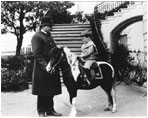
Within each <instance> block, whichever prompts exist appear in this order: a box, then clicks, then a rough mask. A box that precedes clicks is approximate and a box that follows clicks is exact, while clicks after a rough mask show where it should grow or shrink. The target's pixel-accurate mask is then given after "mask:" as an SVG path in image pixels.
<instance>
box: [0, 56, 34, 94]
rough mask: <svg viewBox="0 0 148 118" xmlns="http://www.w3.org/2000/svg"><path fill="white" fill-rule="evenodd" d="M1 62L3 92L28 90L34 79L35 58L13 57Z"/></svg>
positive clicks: (3, 59)
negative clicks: (29, 83) (33, 66)
mask: <svg viewBox="0 0 148 118" xmlns="http://www.w3.org/2000/svg"><path fill="white" fill-rule="evenodd" d="M1 60H2V61H1V62H2V65H1V91H21V90H25V89H27V88H28V81H31V77H32V65H33V56H32V55H31V54H30V55H21V56H11V57H7V58H2V59H1Z"/></svg>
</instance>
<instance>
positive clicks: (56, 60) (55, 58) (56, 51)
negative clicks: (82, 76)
mask: <svg viewBox="0 0 148 118" xmlns="http://www.w3.org/2000/svg"><path fill="white" fill-rule="evenodd" d="M62 50H63V49H62V48H58V47H54V48H53V49H52V51H51V52H52V53H51V59H50V61H49V62H48V65H47V66H48V69H49V73H51V74H52V73H53V72H54V71H55V67H56V66H58V65H59V64H60V62H61V60H62V59H63V53H62V52H63V51H62Z"/></svg>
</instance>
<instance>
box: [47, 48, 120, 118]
mask: <svg viewBox="0 0 148 118" xmlns="http://www.w3.org/2000/svg"><path fill="white" fill-rule="evenodd" d="M94 63H95V65H97V68H96V67H95V68H94V69H95V70H97V69H100V70H101V74H102V78H101V79H93V80H90V81H89V86H87V87H86V86H82V85H83V82H84V80H85V79H84V78H85V76H84V73H82V72H81V70H83V66H81V65H82V64H80V61H78V58H77V56H76V55H75V54H74V53H72V52H71V51H70V49H69V48H66V47H61V48H58V47H56V48H54V49H53V55H52V56H51V60H50V61H49V63H48V66H47V68H48V70H49V73H51V74H52V73H53V74H54V69H55V67H56V66H59V67H60V69H61V72H62V76H63V82H64V84H65V86H66V88H67V91H68V93H69V96H70V103H71V112H70V116H76V114H77V111H76V107H75V104H76V97H77V90H79V89H83V90H89V89H93V88H96V87H97V86H101V88H102V89H103V90H104V91H105V93H106V94H107V97H108V104H107V106H106V108H105V109H104V110H105V111H109V110H111V111H112V113H114V112H116V111H117V108H116V96H115V95H116V93H115V92H116V90H115V89H116V83H115V73H114V69H113V67H112V66H111V65H110V64H109V63H107V62H103V61H96V62H94ZM81 75H82V76H81Z"/></svg>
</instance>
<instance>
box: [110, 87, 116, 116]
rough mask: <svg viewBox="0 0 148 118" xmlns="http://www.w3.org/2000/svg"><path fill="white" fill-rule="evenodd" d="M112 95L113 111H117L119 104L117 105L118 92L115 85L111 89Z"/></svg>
mask: <svg viewBox="0 0 148 118" xmlns="http://www.w3.org/2000/svg"><path fill="white" fill-rule="evenodd" d="M111 96H112V101H113V106H112V113H115V112H116V111H117V105H116V93H115V88H114V87H113V88H112V90H111Z"/></svg>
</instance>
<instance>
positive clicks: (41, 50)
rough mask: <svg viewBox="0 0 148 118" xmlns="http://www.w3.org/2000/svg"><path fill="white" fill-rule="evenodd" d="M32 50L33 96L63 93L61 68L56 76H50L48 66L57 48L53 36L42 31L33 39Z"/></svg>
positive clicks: (57, 70) (57, 69)
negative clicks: (54, 49) (53, 51)
mask: <svg viewBox="0 0 148 118" xmlns="http://www.w3.org/2000/svg"><path fill="white" fill-rule="evenodd" d="M31 43H32V50H33V55H34V67H33V74H32V94H34V95H42V96H49V95H53V96H54V95H58V94H60V93H61V82H60V75H59V68H56V72H55V74H52V75H51V74H49V73H47V71H46V66H47V64H48V62H49V60H50V58H51V54H52V49H53V47H55V46H57V45H56V43H55V41H54V40H53V38H52V36H51V35H47V34H45V33H43V32H41V31H39V32H36V34H35V35H34V36H33V37H32V40H31Z"/></svg>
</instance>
